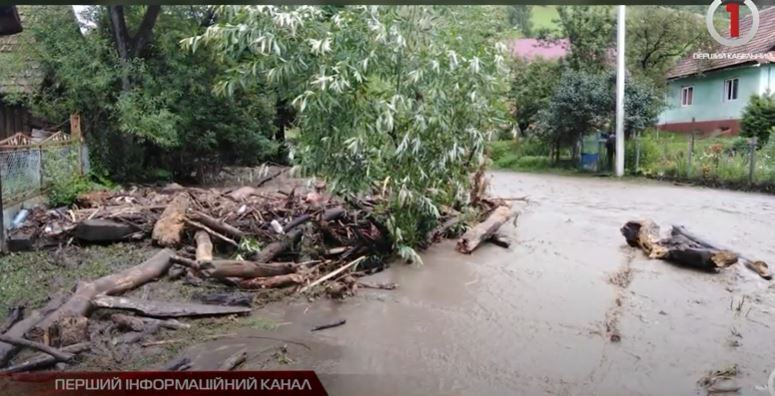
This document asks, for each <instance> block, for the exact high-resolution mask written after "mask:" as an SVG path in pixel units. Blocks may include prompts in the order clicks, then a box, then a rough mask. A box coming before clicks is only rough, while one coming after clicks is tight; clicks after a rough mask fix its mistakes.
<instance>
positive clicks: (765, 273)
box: [670, 226, 772, 280]
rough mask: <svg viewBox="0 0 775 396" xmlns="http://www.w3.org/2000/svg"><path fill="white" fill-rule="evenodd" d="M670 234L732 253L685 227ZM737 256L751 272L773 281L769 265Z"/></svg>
mask: <svg viewBox="0 0 775 396" xmlns="http://www.w3.org/2000/svg"><path fill="white" fill-rule="evenodd" d="M670 234H671V235H674V236H677V235H680V236H683V237H685V238H688V239H690V240H692V241H693V242H695V243H697V244H699V245H700V246H703V247H706V248H709V249H714V250H727V251H732V250H731V249H727V248H722V247H721V246H719V245H716V244H713V243H710V242H708V241H706V240H704V239H702V238H700V237H699V236H697V235H695V234H693V233H691V232H689V230H687V229H686V228H685V227H683V226H673V228H672V229H671V230H670ZM735 254H736V255H737V256H738V259H739V260H740V261H742V263H743V265H745V267H746V268H748V269H749V270H751V271H753V272H755V273H757V274H758V275H759V276H761V277H762V278H764V279H767V280H771V279H772V272H771V271H770V269H769V266H768V265H767V263H765V262H764V261H761V260H753V259H750V258H748V257H745V256H743V255H742V254H740V253H737V252H735Z"/></svg>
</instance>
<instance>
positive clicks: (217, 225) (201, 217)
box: [190, 212, 245, 240]
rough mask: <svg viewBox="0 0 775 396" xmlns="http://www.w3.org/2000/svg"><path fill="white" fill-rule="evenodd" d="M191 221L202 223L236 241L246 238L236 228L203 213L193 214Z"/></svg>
mask: <svg viewBox="0 0 775 396" xmlns="http://www.w3.org/2000/svg"><path fill="white" fill-rule="evenodd" d="M190 217H191V220H194V221H196V222H198V223H202V224H204V225H205V226H207V227H208V228H211V229H213V230H214V231H217V232H219V233H221V234H224V235H228V236H231V237H233V238H234V239H236V240H240V239H242V238H244V237H245V233H244V232H242V231H241V230H239V229H238V228H236V227H233V226H231V225H229V224H226V223H224V222H222V221H220V220H218V219H216V218H214V217H211V216H208V215H206V214H204V213H202V212H194V213H192V214H191V216H190Z"/></svg>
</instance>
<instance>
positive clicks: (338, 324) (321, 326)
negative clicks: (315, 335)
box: [310, 319, 347, 331]
mask: <svg viewBox="0 0 775 396" xmlns="http://www.w3.org/2000/svg"><path fill="white" fill-rule="evenodd" d="M345 323H347V320H345V319H341V320H337V321H336V322H333V323H327V324H324V325H320V326H315V327H313V328H312V330H310V331H320V330H325V329H330V328H332V327H339V326H343V325H344V324H345Z"/></svg>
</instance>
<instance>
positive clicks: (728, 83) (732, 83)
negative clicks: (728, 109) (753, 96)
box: [722, 78, 738, 102]
mask: <svg viewBox="0 0 775 396" xmlns="http://www.w3.org/2000/svg"><path fill="white" fill-rule="evenodd" d="M737 85H738V79H736V78H733V79H731V80H724V96H723V97H722V100H723V101H724V102H727V101H730V100H737Z"/></svg>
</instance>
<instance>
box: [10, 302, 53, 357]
mask: <svg viewBox="0 0 775 396" xmlns="http://www.w3.org/2000/svg"><path fill="white" fill-rule="evenodd" d="M64 302H65V296H64V295H56V296H54V297H53V298H51V300H49V302H48V303H46V305H45V306H44V307H43V308H41V309H38V310H35V311H32V313H31V314H30V316H28V317H27V318H25V319H23V320H20V321H19V322H16V323H15V324H14V325H13V326H11V328H10V329H8V331H6V332H5V335H7V336H11V337H24V335H25V334H27V333H28V332H29V331H30V330H31V329H32V328H33V327H34V326H35V324H36V323H38V322H39V321H40V320H41V318H44V317H46V316H47V315H49V314H51V312H54V311H56V309H57V308H59V307H60V306H61V305H62V304H63V303H64ZM17 350H18V348H17V347H16V346H15V345H11V344H6V343H3V342H0V367H2V366H5V365H6V364H8V361H9V360H10V359H11V358H12V357H13V355H14V354H15V353H16V351H17Z"/></svg>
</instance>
